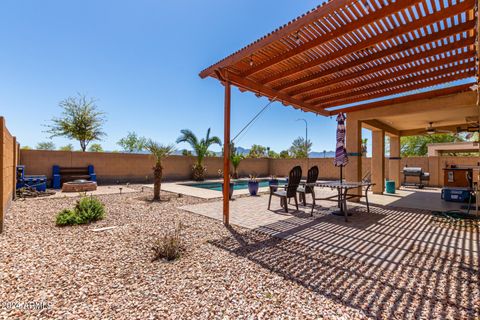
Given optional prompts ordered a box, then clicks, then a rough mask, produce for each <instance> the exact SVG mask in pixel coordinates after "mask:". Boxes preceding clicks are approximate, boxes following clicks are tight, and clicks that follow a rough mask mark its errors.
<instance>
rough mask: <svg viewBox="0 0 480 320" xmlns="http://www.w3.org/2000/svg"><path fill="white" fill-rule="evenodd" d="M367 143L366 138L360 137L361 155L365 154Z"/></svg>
mask: <svg viewBox="0 0 480 320" xmlns="http://www.w3.org/2000/svg"><path fill="white" fill-rule="evenodd" d="M367 144H368V138H363V139H362V155H363V156H365V155H366V154H367V151H368V148H367Z"/></svg>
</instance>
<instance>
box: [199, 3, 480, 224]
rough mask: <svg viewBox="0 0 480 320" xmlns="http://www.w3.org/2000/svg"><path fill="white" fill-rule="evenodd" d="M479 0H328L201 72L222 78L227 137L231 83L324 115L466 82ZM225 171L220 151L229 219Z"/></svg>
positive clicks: (431, 94) (455, 90)
mask: <svg viewBox="0 0 480 320" xmlns="http://www.w3.org/2000/svg"><path fill="white" fill-rule="evenodd" d="M477 2H478V0H455V1H454V0H420V1H418V0H396V1H392V0H356V1H355V0H354V1H351V0H331V1H328V2H326V3H324V4H323V5H321V6H318V7H317V8H315V9H314V10H312V11H310V12H307V13H306V14H304V15H302V16H301V17H298V18H296V19H295V20H293V21H291V22H289V23H287V24H286V25H284V26H282V27H280V28H278V29H277V30H275V31H274V32H272V33H270V34H268V35H266V36H264V37H263V38H261V39H259V40H257V41H255V42H253V43H252V44H250V45H248V46H246V47H245V48H243V49H241V50H239V51H237V52H235V53H233V54H232V55H230V56H228V57H226V58H225V59H223V60H221V61H219V62H217V63H216V64H214V65H212V66H210V67H208V68H207V69H205V70H203V71H202V72H201V73H200V77H202V78H205V77H214V78H216V79H218V80H219V81H221V82H222V83H223V84H224V86H225V137H224V141H225V142H228V141H230V88H231V85H235V86H237V87H239V88H240V90H242V91H251V92H254V93H255V94H257V95H258V96H264V97H267V98H269V99H271V100H275V101H279V102H281V103H283V104H284V105H290V106H293V107H294V108H297V109H301V110H304V111H307V112H314V113H316V114H320V115H324V116H331V115H335V114H337V113H339V112H346V113H350V112H354V111H361V110H370V109H374V108H379V107H382V106H390V105H395V104H400V103H407V102H412V101H417V100H422V99H430V98H436V97H443V96H449V95H452V94H459V93H462V92H469V91H471V86H472V83H476V81H477V80H476V79H475V77H477V78H478V70H479V68H478V57H479V50H478V39H477V38H478V28H479V24H478V17H477V7H478V3H477ZM460 80H463V81H460ZM452 82H456V83H461V84H457V85H452ZM224 151H225V153H224V154H227V155H228V154H229V153H230V150H229V144H228V143H225V144H224ZM229 171H230V163H229V158H228V157H224V175H225V176H224V180H225V188H224V222H225V223H226V224H228V223H229V209H228V208H229V203H228V192H229V190H228V189H229ZM225 195H226V196H225Z"/></svg>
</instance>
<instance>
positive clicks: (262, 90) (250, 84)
mask: <svg viewBox="0 0 480 320" xmlns="http://www.w3.org/2000/svg"><path fill="white" fill-rule="evenodd" d="M228 80H229V81H230V82H231V83H232V84H235V85H236V86H238V87H240V88H245V89H248V90H250V91H253V92H256V93H259V94H260V95H264V96H267V97H268V98H270V99H274V100H276V101H280V102H283V103H285V104H290V105H292V106H293V107H295V108H300V109H303V110H306V111H311V112H314V113H317V114H321V115H324V116H327V115H328V112H326V111H324V110H322V109H316V108H315V107H314V106H312V105H310V104H309V103H306V102H304V101H302V100H297V99H295V98H292V97H290V96H288V95H286V94H284V93H282V92H279V91H276V90H273V89H271V88H269V87H266V86H263V85H261V84H258V83H256V82H254V81H251V80H249V79H246V78H242V77H240V76H238V75H235V74H233V73H229V74H228Z"/></svg>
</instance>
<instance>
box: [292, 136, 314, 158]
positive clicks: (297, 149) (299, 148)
mask: <svg viewBox="0 0 480 320" xmlns="http://www.w3.org/2000/svg"><path fill="white" fill-rule="evenodd" d="M311 149H312V142H311V141H310V140H308V141H307V143H306V144H305V138H302V137H298V138H297V139H295V140H293V142H292V146H291V147H290V150H289V151H290V154H291V155H292V157H293V158H307V157H308V153H309V152H310V151H311Z"/></svg>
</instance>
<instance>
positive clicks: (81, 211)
mask: <svg viewBox="0 0 480 320" xmlns="http://www.w3.org/2000/svg"><path fill="white" fill-rule="evenodd" d="M104 216H105V208H104V206H103V203H102V202H100V200H98V199H96V198H93V197H82V198H81V199H80V200H78V201H77V204H76V205H75V208H73V210H71V209H63V210H62V211H60V212H59V213H58V214H57V218H56V223H57V225H59V226H66V225H75V224H86V223H90V222H93V221H97V220H101V219H103V217H104Z"/></svg>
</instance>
